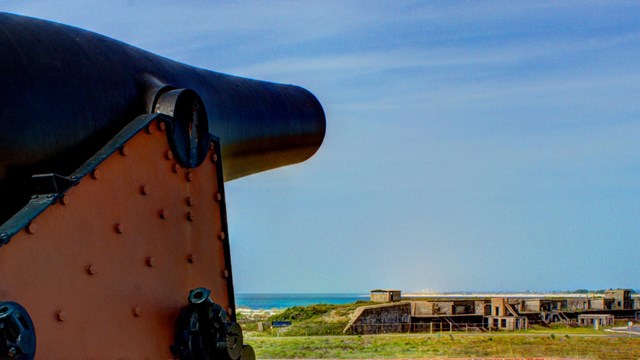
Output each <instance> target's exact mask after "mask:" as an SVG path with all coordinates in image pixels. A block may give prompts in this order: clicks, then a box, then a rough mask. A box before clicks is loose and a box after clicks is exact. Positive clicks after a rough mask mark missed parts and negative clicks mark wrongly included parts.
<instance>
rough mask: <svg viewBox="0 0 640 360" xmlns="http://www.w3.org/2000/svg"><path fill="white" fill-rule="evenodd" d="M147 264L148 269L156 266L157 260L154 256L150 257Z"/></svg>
mask: <svg viewBox="0 0 640 360" xmlns="http://www.w3.org/2000/svg"><path fill="white" fill-rule="evenodd" d="M146 263H147V266H148V267H153V266H154V265H155V264H156V258H154V257H153V256H149V257H147V259H146Z"/></svg>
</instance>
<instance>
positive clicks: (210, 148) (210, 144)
mask: <svg viewBox="0 0 640 360" xmlns="http://www.w3.org/2000/svg"><path fill="white" fill-rule="evenodd" d="M215 147H216V145H215V144H214V143H213V141H211V142H209V150H213V149H214V148H215Z"/></svg>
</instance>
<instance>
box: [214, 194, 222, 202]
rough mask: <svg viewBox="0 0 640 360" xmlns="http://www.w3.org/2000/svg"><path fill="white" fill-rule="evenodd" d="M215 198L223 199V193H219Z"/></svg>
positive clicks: (217, 199)
mask: <svg viewBox="0 0 640 360" xmlns="http://www.w3.org/2000/svg"><path fill="white" fill-rule="evenodd" d="M215 198H216V201H222V193H217V194H216V197H215Z"/></svg>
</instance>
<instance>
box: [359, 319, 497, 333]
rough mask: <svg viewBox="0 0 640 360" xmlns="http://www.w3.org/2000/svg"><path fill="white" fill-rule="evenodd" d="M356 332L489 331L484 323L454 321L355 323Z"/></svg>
mask: <svg viewBox="0 0 640 360" xmlns="http://www.w3.org/2000/svg"><path fill="white" fill-rule="evenodd" d="M351 330H352V331H353V333H354V334H363V335H364V334H388V333H407V332H412V333H439V332H487V331H488V330H487V328H486V327H485V326H484V324H482V323H456V322H453V321H445V322H428V323H411V324H409V323H395V324H353V325H352V326H351Z"/></svg>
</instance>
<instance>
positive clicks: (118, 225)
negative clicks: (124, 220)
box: [113, 224, 124, 234]
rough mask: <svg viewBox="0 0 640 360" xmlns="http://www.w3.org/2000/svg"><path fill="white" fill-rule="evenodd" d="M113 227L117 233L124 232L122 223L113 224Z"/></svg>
mask: <svg viewBox="0 0 640 360" xmlns="http://www.w3.org/2000/svg"><path fill="white" fill-rule="evenodd" d="M113 228H114V229H115V231H116V232H117V233H118V234H122V233H123V232H124V225H122V224H115V225H114V227H113Z"/></svg>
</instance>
